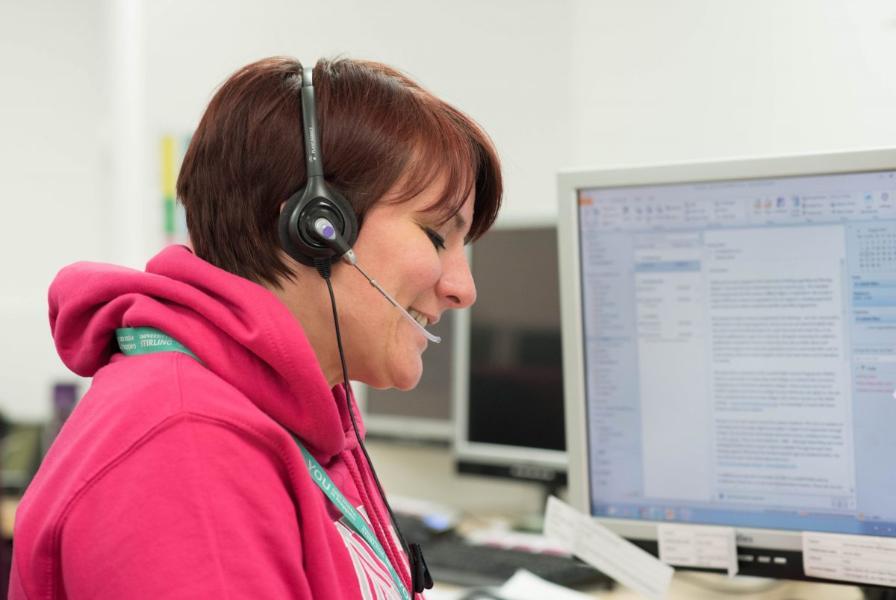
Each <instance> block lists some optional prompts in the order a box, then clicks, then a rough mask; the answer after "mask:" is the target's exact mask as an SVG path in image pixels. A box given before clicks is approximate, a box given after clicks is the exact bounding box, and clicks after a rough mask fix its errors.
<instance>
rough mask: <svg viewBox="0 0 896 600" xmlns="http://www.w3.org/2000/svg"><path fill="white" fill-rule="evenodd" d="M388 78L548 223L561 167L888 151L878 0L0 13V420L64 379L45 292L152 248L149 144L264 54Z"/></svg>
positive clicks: (893, 139) (157, 4)
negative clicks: (431, 105) (429, 100)
mask: <svg viewBox="0 0 896 600" xmlns="http://www.w3.org/2000/svg"><path fill="white" fill-rule="evenodd" d="M272 54H289V55H293V56H296V57H298V58H300V59H301V60H302V61H303V62H305V63H306V64H307V63H310V62H312V61H313V60H315V59H316V58H317V57H319V56H333V55H336V54H345V55H347V56H351V57H360V58H372V59H376V60H382V61H384V62H387V63H390V64H393V65H395V66H398V67H399V68H401V69H403V70H405V71H407V72H408V73H410V74H411V75H413V76H414V77H416V78H417V79H418V80H420V81H421V82H422V83H423V84H424V85H426V86H427V87H429V88H430V89H432V90H433V91H434V92H436V93H437V94H439V95H441V96H443V97H445V98H446V99H448V100H449V101H451V102H454V103H455V104H457V105H458V106H460V107H461V108H462V109H463V110H465V111H466V112H468V113H469V114H471V115H472V116H473V117H474V118H476V119H477V120H478V121H479V122H480V123H482V124H483V125H484V127H485V128H486V130H487V131H488V132H489V133H490V134H491V135H492V137H493V138H494V140H495V142H496V144H497V146H498V149H499V152H500V153H501V156H502V159H503V161H504V164H505V174H506V178H507V195H506V203H505V209H504V214H503V215H502V219H503V220H506V221H510V220H530V219H541V218H545V217H547V218H549V217H551V216H552V215H554V214H555V211H556V209H555V191H554V187H555V173H556V171H557V170H558V169H560V168H563V167H569V166H588V167H597V166H609V165H620V164H636V163H656V162H675V161H686V160H693V159H706V158H724V157H732V156H755V155H777V154H791V153H806V152H824V151H830V150H845V149H853V148H870V147H881V146H896V76H894V75H893V73H896V68H894V64H893V63H894V59H896V6H894V5H893V4H892V3H891V2H888V1H884V0H750V1H746V0H676V1H674V2H668V1H664V0H626V1H625V2H620V1H614V0H516V1H512V0H455V2H451V3H437V2H421V1H419V0H417V1H412V0H379V1H378V2H363V1H360V0H357V1H351V0H331V1H329V2H326V3H323V2H301V3H299V2H295V1H286V0H283V1H278V0H256V1H254V2H251V3H250V2H242V1H237V0H220V1H216V2H211V1H210V0H202V1H200V0H193V1H187V0H181V1H177V2H175V1H173V0H155V1H145V0H144V1H140V0H80V1H79V2H76V3H75V2H62V1H58V0H57V1H52V0H29V2H15V1H13V0H0V170H2V171H0V172H2V181H3V184H4V185H3V192H4V193H3V196H2V200H0V202H2V213H0V214H2V218H0V224H2V225H0V227H2V235H0V268H2V278H0V281H2V284H0V285H2V287H0V328H2V331H3V334H4V339H5V342H6V343H4V344H2V345H0V409H2V410H3V411H4V412H6V413H7V414H9V415H12V416H14V417H17V418H41V417H43V416H45V415H46V414H47V411H48V407H49V400H48V398H49V386H50V383H51V381H52V380H54V379H56V378H60V377H65V376H66V375H65V373H66V371H65V369H64V367H63V366H62V365H61V364H60V363H59V361H58V359H57V358H55V354H54V351H53V347H52V343H51V341H50V338H49V332H48V326H47V320H46V287H47V285H48V284H49V281H50V280H51V278H52V275H53V273H55V271H56V270H58V268H59V267H60V266H62V265H64V264H67V263H69V262H73V261H75V260H82V259H89V260H109V261H113V262H119V263H124V264H128V265H131V266H140V265H142V263H143V262H145V260H146V259H147V258H148V257H149V256H151V255H152V254H153V253H154V251H155V250H156V249H158V247H159V246H160V245H161V244H162V243H163V237H162V234H161V200H160V197H159V192H158V180H159V171H158V169H159V166H158V159H157V155H158V153H157V144H158V139H159V136H160V135H161V134H163V133H169V132H187V131H190V130H191V129H192V128H193V127H194V126H195V124H196V122H197V121H198V119H199V117H200V115H201V113H202V110H203V108H204V106H205V104H206V103H207V102H208V100H209V98H210V97H211V94H212V92H213V90H214V88H215V86H217V85H218V84H219V83H220V82H221V81H222V80H223V79H224V78H225V77H226V76H227V75H228V74H229V73H231V72H232V71H234V70H235V69H236V68H238V67H239V66H241V65H243V64H245V63H247V62H250V61H252V60H255V59H257V58H260V57H263V56H267V55H272Z"/></svg>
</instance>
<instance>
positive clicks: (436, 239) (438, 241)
mask: <svg viewBox="0 0 896 600" xmlns="http://www.w3.org/2000/svg"><path fill="white" fill-rule="evenodd" d="M423 231H425V232H426V235H428V236H429V241H431V242H432V245H433V246H435V247H436V248H438V249H439V250H444V249H445V238H443V237H442V236H440V235H439V234H438V233H436V232H435V231H433V230H432V229H430V228H429V227H424V228H423Z"/></svg>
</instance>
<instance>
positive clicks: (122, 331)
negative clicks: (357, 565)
mask: <svg viewBox="0 0 896 600" xmlns="http://www.w3.org/2000/svg"><path fill="white" fill-rule="evenodd" d="M115 338H116V340H117V341H118V347H119V348H120V349H121V351H122V353H124V354H127V355H129V356H134V355H141V354H153V353H155V352H181V353H183V354H186V355H188V356H190V357H192V358H194V359H196V360H197V361H199V362H200V363H201V362H202V361H201V360H199V358H198V357H197V356H196V355H195V354H193V353H192V352H190V350H189V349H188V348H187V347H186V346H184V345H183V344H181V343H180V342H178V341H177V340H175V339H174V338H172V337H171V336H169V335H167V334H165V333H163V332H161V331H159V330H158V329H154V328H152V327H122V328H119V329H116V330H115ZM292 438H293V440H295V442H296V445H297V446H298V447H299V450H301V451H302V456H303V457H304V459H305V465H306V466H307V467H308V473H309V474H310V475H311V479H312V480H313V481H314V483H315V484H317V486H318V487H319V488H320V489H321V491H323V493H324V494H325V495H326V496H327V498H329V500H330V502H332V503H333V504H334V505H335V506H336V508H337V509H339V512H341V513H342V514H343V515H344V516H345V518H346V519H348V522H349V524H351V526H352V527H353V528H354V529H355V531H357V532H358V535H360V536H361V537H362V538H364V541H366V542H367V544H368V545H369V546H370V549H371V550H373V552H374V553H375V554H376V555H377V556H378V557H379V559H380V560H381V561H383V564H385V565H386V567H388V569H389V574H390V575H391V576H392V581H393V583H394V584H395V587H396V589H398V591H399V593H400V594H401V597H402V599H403V600H410V599H411V596H410V594H409V593H408V590H407V589H406V588H405V587H404V584H403V583H402V582H401V579H400V578H399V577H398V573H396V572H395V569H394V568H393V567H392V563H391V562H389V558H388V557H387V556H386V551H385V550H383V546H382V545H381V544H380V542H379V540H378V539H376V536H375V535H374V534H373V532H372V531H371V530H370V528H369V527H368V526H367V523H366V522H365V521H364V519H363V517H361V515H360V513H358V511H357V510H356V509H355V507H354V506H352V504H351V502H349V501H348V500H347V499H346V498H345V496H343V495H342V492H340V491H339V488H337V487H336V484H334V483H333V481H332V480H331V479H330V476H329V475H327V472H326V471H324V468H323V467H321V466H320V463H318V462H317V460H316V459H315V458H314V457H313V456H311V453H310V452H308V450H307V449H306V448H305V446H304V445H303V444H302V442H301V441H299V438H297V437H296V436H295V435H293V436H292Z"/></svg>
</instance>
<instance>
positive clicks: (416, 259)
mask: <svg viewBox="0 0 896 600" xmlns="http://www.w3.org/2000/svg"><path fill="white" fill-rule="evenodd" d="M440 190H441V188H440V187H439V186H437V185H432V186H430V187H429V188H427V190H426V191H424V192H423V193H421V194H420V195H419V196H417V197H415V198H413V199H412V200H409V201H407V202H402V203H398V204H393V203H388V202H381V203H379V204H377V205H375V206H374V207H373V208H371V209H370V210H369V211H368V212H367V214H366V216H365V218H364V224H363V226H362V227H361V231H360V234H359V235H358V240H357V242H356V243H355V245H354V251H355V255H356V256H357V259H358V265H359V266H360V267H361V268H362V269H364V270H365V271H366V272H367V274H368V275H370V276H371V277H372V278H373V279H375V280H376V281H377V283H379V284H380V285H381V286H382V287H383V289H385V290H386V291H387V292H389V294H391V295H392V297H393V298H395V300H396V301H397V302H398V303H399V304H400V305H401V306H403V307H404V308H405V309H406V310H407V311H408V312H410V313H411V315H412V316H414V317H415V318H417V319H418V320H420V319H421V317H422V318H424V319H425V320H426V321H425V323H426V325H427V326H428V325H430V324H432V323H435V322H437V321H438V320H439V319H440V318H441V315H442V313H443V312H444V311H446V310H448V309H451V308H464V307H467V306H470V305H471V304H473V302H474V301H475V300H476V287H475V285H474V283H473V277H472V275H471V274H470V267H469V264H468V263H467V256H466V252H465V248H464V239H465V238H466V235H467V233H468V231H469V228H470V224H471V223H472V219H473V196H472V194H471V196H470V197H469V198H467V200H466V201H465V202H464V204H463V207H462V208H461V209H460V211H459V212H458V213H457V214H456V215H455V216H454V217H453V218H451V219H450V220H449V221H447V222H446V223H442V224H439V220H440V219H439V215H438V214H435V213H433V212H431V211H429V212H428V211H426V208H427V207H429V206H431V205H432V204H433V202H434V201H435V200H436V199H437V198H438V195H439V192H440ZM333 281H334V286H335V287H336V294H337V296H336V301H337V305H338V307H339V313H340V325H341V327H342V331H343V344H344V346H345V352H346V360H347V361H348V368H349V373H350V376H351V378H352V379H356V380H359V381H363V382H365V383H367V384H369V385H371V386H373V387H376V388H386V387H395V388H398V389H402V390H408V389H411V388H413V387H414V386H416V385H417V382H418V381H419V380H420V376H421V375H422V373H423V363H422V354H423V351H424V350H425V349H426V346H427V344H428V341H427V340H426V338H425V337H424V336H423V334H422V333H420V332H419V331H418V330H417V328H416V327H414V325H413V324H412V323H410V322H408V320H407V319H406V318H405V317H404V316H403V315H402V314H401V313H400V312H399V311H398V310H397V309H396V308H395V307H394V306H392V305H391V304H390V303H389V302H388V301H387V300H386V299H385V298H383V296H382V295H380V293H379V292H378V291H377V290H376V289H374V288H373V287H372V286H371V285H370V283H368V281H367V280H366V279H365V278H364V276H363V275H361V273H359V272H358V271H357V270H356V269H355V268H354V267H351V266H349V265H346V264H340V265H339V266H338V267H334V274H333Z"/></svg>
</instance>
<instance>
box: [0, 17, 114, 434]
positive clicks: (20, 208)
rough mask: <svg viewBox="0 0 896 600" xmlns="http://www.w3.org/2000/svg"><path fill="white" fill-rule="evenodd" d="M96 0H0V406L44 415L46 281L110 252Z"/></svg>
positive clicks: (49, 363)
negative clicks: (103, 192)
mask: <svg viewBox="0 0 896 600" xmlns="http://www.w3.org/2000/svg"><path fill="white" fill-rule="evenodd" d="M102 32H103V26H102V12H101V10H100V4H99V2H95V1H84V2H78V3H69V2H53V1H51V0H35V1H29V2H0V174H2V178H0V181H2V192H0V193H2V196H0V206H2V212H0V215H2V216H0V274H2V276H0V281H2V283H0V331H2V332H3V338H4V340H5V342H4V343H3V344H0V410H2V411H3V412H4V413H7V414H12V415H13V416H17V417H19V418H39V417H41V416H44V415H46V414H47V412H48V409H49V403H50V382H51V381H52V380H53V379H55V378H65V379H72V378H73V377H72V376H71V375H70V374H68V372H67V370H66V369H65V368H64V367H63V366H62V364H61V363H60V362H59V360H58V358H56V353H55V349H54V348H53V343H52V340H51V339H50V335H49V326H48V320H47V302H46V297H47V286H48V284H49V282H50V280H51V279H52V277H53V275H54V274H55V273H56V271H57V270H58V269H59V268H60V267H61V266H63V265H64V264H66V263H68V262H72V261H73V260H75V259H92V260H97V259H102V258H106V257H107V256H109V251H110V248H109V247H108V244H106V243H105V240H104V236H103V234H102V231H101V228H100V224H101V223H103V219H104V217H103V211H104V208H105V207H106V206H107V205H108V200H109V199H108V198H103V197H102V196H101V194H100V190H99V187H100V174H101V171H102V169H103V165H102V164H101V157H100V153H99V152H98V148H99V144H100V137H101V135H102V131H101V128H100V127H99V123H100V115H101V111H102V105H103V94H102V90H101V88H102V82H101V79H102V76H101V67H100V65H101V52H100V46H101V43H102V41H101V37H102Z"/></svg>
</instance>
